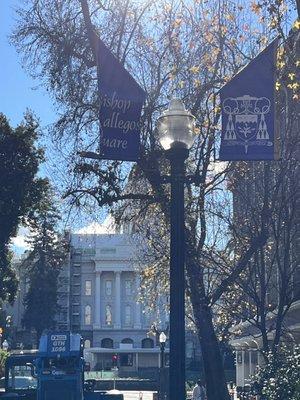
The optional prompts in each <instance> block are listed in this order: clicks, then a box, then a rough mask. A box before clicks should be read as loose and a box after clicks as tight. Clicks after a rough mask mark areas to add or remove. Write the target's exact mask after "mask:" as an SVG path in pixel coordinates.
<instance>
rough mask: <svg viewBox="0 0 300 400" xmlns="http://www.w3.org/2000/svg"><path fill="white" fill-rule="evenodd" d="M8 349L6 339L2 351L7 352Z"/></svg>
mask: <svg viewBox="0 0 300 400" xmlns="http://www.w3.org/2000/svg"><path fill="white" fill-rule="evenodd" d="M8 347H9V345H8V341H7V340H6V339H5V340H3V343H2V349H3V350H4V351H7V350H8Z"/></svg>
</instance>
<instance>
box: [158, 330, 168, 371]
mask: <svg viewBox="0 0 300 400" xmlns="http://www.w3.org/2000/svg"><path fill="white" fill-rule="evenodd" d="M166 340H167V336H166V334H165V332H161V333H160V335H159V344H160V368H164V366H165V346H166Z"/></svg>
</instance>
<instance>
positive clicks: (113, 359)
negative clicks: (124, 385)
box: [112, 354, 118, 367]
mask: <svg viewBox="0 0 300 400" xmlns="http://www.w3.org/2000/svg"><path fill="white" fill-rule="evenodd" d="M112 365H113V367H117V366H118V355H117V354H113V356H112Z"/></svg>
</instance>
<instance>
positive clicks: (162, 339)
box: [159, 332, 167, 343]
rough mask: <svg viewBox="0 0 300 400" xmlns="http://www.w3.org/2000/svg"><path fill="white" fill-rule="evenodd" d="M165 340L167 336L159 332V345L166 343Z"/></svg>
mask: <svg viewBox="0 0 300 400" xmlns="http://www.w3.org/2000/svg"><path fill="white" fill-rule="evenodd" d="M166 340H167V336H166V334H165V332H161V333H160V335H159V343H166Z"/></svg>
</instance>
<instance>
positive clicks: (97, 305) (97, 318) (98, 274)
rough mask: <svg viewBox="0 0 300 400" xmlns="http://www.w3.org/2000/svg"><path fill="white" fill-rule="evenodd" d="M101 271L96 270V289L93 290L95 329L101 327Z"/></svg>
mask: <svg viewBox="0 0 300 400" xmlns="http://www.w3.org/2000/svg"><path fill="white" fill-rule="evenodd" d="M100 297H101V271H97V272H96V290H95V315H94V318H95V324H94V328H95V329H100V328H101V298H100Z"/></svg>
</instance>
